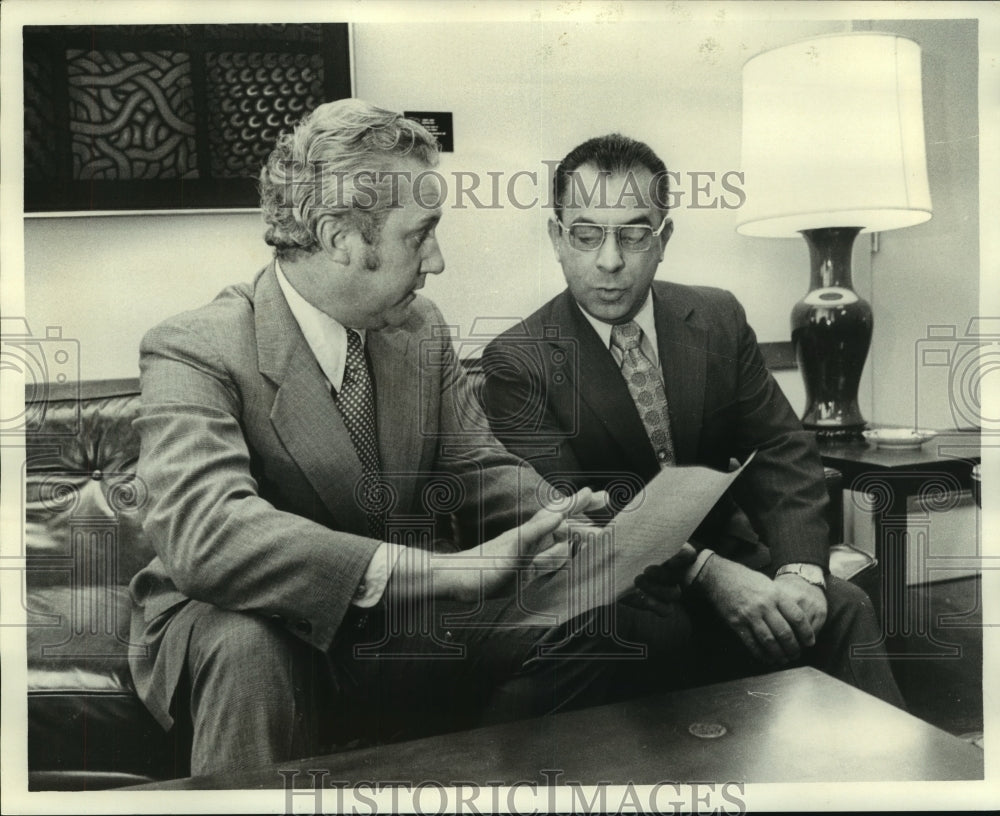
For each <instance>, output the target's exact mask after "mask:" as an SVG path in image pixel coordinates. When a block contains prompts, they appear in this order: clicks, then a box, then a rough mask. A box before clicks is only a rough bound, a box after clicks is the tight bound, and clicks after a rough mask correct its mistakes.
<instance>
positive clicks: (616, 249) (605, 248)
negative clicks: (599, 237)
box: [597, 230, 625, 273]
mask: <svg viewBox="0 0 1000 816" xmlns="http://www.w3.org/2000/svg"><path fill="white" fill-rule="evenodd" d="M623 266H625V258H624V256H623V255H622V250H621V247H620V246H618V233H617V232H614V231H610V230H609V231H608V232H607V233H606V234H605V236H604V243H603V244H601V248H600V249H599V250H597V268H598V269H600V270H601V271H602V272H612V273H613V272H618V271H619V270H620V269H621V268H622V267H623Z"/></svg>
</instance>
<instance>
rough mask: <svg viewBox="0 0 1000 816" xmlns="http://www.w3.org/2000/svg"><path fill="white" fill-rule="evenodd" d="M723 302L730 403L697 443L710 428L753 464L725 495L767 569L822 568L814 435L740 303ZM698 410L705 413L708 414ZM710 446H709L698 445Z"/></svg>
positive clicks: (710, 418)
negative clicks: (730, 349)
mask: <svg viewBox="0 0 1000 816" xmlns="http://www.w3.org/2000/svg"><path fill="white" fill-rule="evenodd" d="M726 295H727V298H726V300H727V305H728V311H729V319H728V320H727V321H726V322H725V323H724V324H723V325H728V326H732V327H733V329H734V331H735V335H734V336H735V341H736V345H735V349H736V351H735V356H736V359H735V361H734V362H735V365H736V368H737V383H736V392H735V394H736V399H735V402H734V403H732V404H730V405H723V406H720V407H719V408H718V410H717V411H715V412H714V414H707V417H706V427H705V429H704V430H703V434H704V435H705V436H709V437H710V436H711V435H712V434H713V429H720V435H724V436H728V435H729V434H726V432H725V431H724V430H722V429H721V427H720V426H721V425H726V426H728V429H729V430H731V433H732V436H731V437H730V438H731V439H732V440H733V441H734V442H735V445H734V448H733V450H732V453H731V455H732V456H734V457H735V458H737V459H739V460H740V461H743V460H745V459H746V457H747V456H749V455H750V453H751V452H753V451H755V450H756V451H757V454H756V456H755V457H754V460H753V462H752V463H751V464H750V466H749V467H748V468H747V470H746V471H744V473H743V474H742V475H741V476H740V478H739V479H737V481H736V482H735V483H734V485H733V489H732V490H733V496H734V498H735V499H736V501H737V503H738V504H739V505H740V507H741V508H742V509H743V510H744V512H745V513H746V514H747V516H748V517H749V519H750V522H751V524H752V525H753V527H754V529H755V530H756V531H757V533H758V535H760V537H761V538H762V539H763V541H764V543H765V544H766V545H767V546H768V548H769V549H770V551H771V568H772V569H777V568H778V567H780V566H782V565H783V564H788V563H792V562H804V563H813V564H818V565H820V566H822V567H823V568H824V569H825V568H826V566H827V564H828V561H829V548H828V543H827V537H828V530H827V525H826V521H825V519H824V516H823V512H824V508H825V506H826V503H827V501H828V497H827V493H826V485H825V481H824V476H823V465H822V461H821V460H820V456H819V451H818V449H817V446H816V440H815V436H814V434H812V433H810V432H809V431H806V430H804V429H803V428H802V424H801V423H800V422H799V420H798V418H797V416H796V415H795V413H794V411H793V410H792V407H791V406H790V405H789V403H788V400H787V399H786V398H785V396H784V394H783V393H782V391H781V389H780V388H779V387H778V384H777V382H775V380H774V377H773V376H772V375H771V373H770V372H769V371H768V369H767V366H766V364H765V363H764V359H763V357H762V355H761V353H760V348H759V347H758V345H757V338H756V336H755V334H754V332H753V329H751V328H750V326H749V325H748V323H747V320H746V314H745V312H744V310H743V307H742V306H741V305H740V303H739V302H738V301H737V300H736V298H735V297H733V296H732V295H731V294H729V293H726ZM710 410H711V408H710V406H706V411H710ZM705 444H707V445H711V444H712V441H711V439H707V440H705Z"/></svg>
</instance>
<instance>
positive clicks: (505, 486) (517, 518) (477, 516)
mask: <svg viewBox="0 0 1000 816" xmlns="http://www.w3.org/2000/svg"><path fill="white" fill-rule="evenodd" d="M429 305H430V306H431V309H432V321H437V323H436V325H445V323H444V318H443V316H442V315H441V313H440V312H439V311H438V310H437V307H436V306H433V305H432V304H429ZM431 342H440V343H441V345H440V347H439V350H438V351H436V352H435V354H434V355H433V357H434V358H435V359H437V360H439V361H441V363H442V364H441V365H440V383H439V384H434V388H435V390H437V389H439V390H440V403H439V405H437V406H436V408H437V410H435V411H433V412H432V414H433V416H434V418H435V420H436V424H435V425H434V427H433V428H431V429H424V430H425V431H426V430H430V431H431V432H432V433H433V434H434V435H435V436H436V437H437V438H438V440H439V441H438V445H437V454H436V456H437V458H436V464H435V468H434V469H435V470H444V471H448V472H451V473H452V474H454V475H456V476H458V477H459V478H460V479H461V481H462V492H463V497H464V500H463V501H462V502H461V503H460V505H459V507H458V508H457V510H456V513H455V517H456V521H457V523H458V527H459V543H460V545H461V546H462V547H463V548H466V547H468V546H472V545H475V544H478V543H480V542H482V541H488V540H490V539H491V538H494V537H496V536H498V535H500V534H501V533H503V532H506V531H507V530H509V529H511V528H512V527H514V526H516V525H518V524H521V523H523V522H525V521H527V520H528V519H529V518H530V517H531V516H532V515H533V514H534V513H535V512H536V511H537V510H538V509H539V508H541V507H542V506H543V505H544V504H546V503H547V501H549V500H551V499H557V498H558V495H557V494H556V492H555V491H554V489H553V488H552V487H551V486H550V485H548V484H547V483H546V482H544V481H543V480H542V479H541V478H539V475H538V473H537V472H536V470H535V469H534V468H533V467H532V466H531V464H530V463H528V462H525V461H524V457H523V455H522V454H521V451H519V450H518V449H516V448H511V449H508V448H506V447H505V446H504V445H502V444H501V443H500V442H499V441H498V440H497V437H496V436H495V435H494V433H493V431H492V430H491V428H490V423H489V421H488V420H487V418H486V416H485V414H484V411H483V407H482V403H481V401H480V398H479V395H477V394H476V392H475V388H474V386H473V383H472V381H471V380H470V378H469V376H468V375H467V374H466V373H465V369H464V367H463V366H462V364H461V363H460V362H459V359H458V355H457V354H456V353H455V350H454V347H453V346H452V343H451V339H450V338H449V337H441V338H440V339H439V340H432V341H431ZM425 374H426V373H425Z"/></svg>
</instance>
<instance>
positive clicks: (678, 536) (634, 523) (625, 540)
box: [522, 455, 753, 623]
mask: <svg viewBox="0 0 1000 816" xmlns="http://www.w3.org/2000/svg"><path fill="white" fill-rule="evenodd" d="M752 459H753V456H752V455H751V456H750V457H749V458H748V459H747V461H746V462H745V463H744V464H743V466H742V467H741V468H739V469H738V470H735V471H732V472H731V473H721V472H719V471H716V470H711V469H709V468H705V467H670V468H664V469H663V470H661V471H660V473H659V474H658V475H657V476H656V478H654V479H653V480H652V481H651V482H649V484H647V485H646V487H645V489H644V490H643V491H641V492H639V493H638V494H637V495H636V496H635V498H633V500H632V501H631V502H629V504H628V505H627V506H626V507H625V508H623V509H622V511H621V512H620V513H619V514H618V515H617V516H616V517H615V518H614V519H613V520H612V521H611V523H609V524H608V525H607V526H606V527H603V528H597V527H593V526H588V525H580V526H574V525H573V524H571V525H570V535H571V536H572V535H574V534H579V536H580V539H581V541H580V544H579V547H578V548H577V549H576V551H575V554H573V556H572V557H571V558H569V559H568V560H566V561H565V563H561V564H560V563H558V562H554V563H552V564H550V565H549V570H547V571H548V572H551V571H552V570H553V569H555V570H558V574H557V575H552V576H550V578H549V580H547V581H546V582H545V583H544V586H537V587H535V586H532V585H531V584H529V585H528V586H527V587H524V590H525V591H524V593H523V595H522V600H523V602H524V607H525V616H526V618H527V622H529V623H530V622H535V623H541V622H542V618H541V617H540V616H545V617H544V620H545V622H546V623H551V617H550V616H554V617H555V619H556V621H557V622H558V623H563V622H565V621H567V620H570V619H572V618H573V617H576V616H577V615H580V614H582V613H584V612H587V611H589V610H590V609H594V608H596V607H599V606H605V605H607V604H611V603H613V602H615V601H616V600H618V599H620V598H621V597H622V596H624V595H625V594H626V593H628V592H629V591H631V590H632V588H633V586H634V581H635V578H636V576H637V575H639V574H640V573H642V571H643V570H644V569H645V568H646V567H648V566H650V565H654V564H661V563H663V562H664V561H666V560H667V559H669V558H671V557H672V556H673V555H675V554H676V553H677V552H678V551H679V550H680V549H681V547H683V546H684V544H685V543H686V542H687V540H688V538H689V537H690V536H691V534H692V533H693V532H694V531H695V529H696V528H697V526H698V524H699V523H700V522H701V520H702V519H703V518H704V517H705V515H706V514H707V513H708V511H709V510H710V509H711V508H712V506H713V505H714V504H715V502H716V501H718V500H719V497H720V496H722V494H723V493H724V492H725V491H726V489H727V488H728V487H729V485H731V484H732V483H733V481H734V480H735V479H736V478H737V477H738V476H739V475H740V473H742V472H743V468H745V467H746V466H747V464H749V463H750V461H751V460H752ZM540 560H541V559H540Z"/></svg>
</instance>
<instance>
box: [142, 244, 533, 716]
mask: <svg viewBox="0 0 1000 816" xmlns="http://www.w3.org/2000/svg"><path fill="white" fill-rule="evenodd" d="M442 325H444V320H443V319H442V317H441V314H440V312H438V310H437V308H436V307H435V306H434V305H433V304H432V303H431V302H430V301H428V300H426V299H423V298H418V299H417V301H416V302H415V303H414V305H413V308H412V318H411V320H410V321H409V323H408V324H407V325H406V326H404V327H402V328H399V329H393V330H386V331H378V332H369V333H368V340H367V345H368V350H369V356H370V358H371V362H372V367H373V371H374V378H375V387H376V410H377V422H378V432H379V450H380V453H381V458H382V466H383V471H384V474H385V476H386V480H387V482H389V484H390V486H391V490H390V492H389V494H388V495H389V500H390V505H391V506H390V507H389V513H388V518H389V524H390V525H391V524H393V523H394V520H395V521H396V522H398V523H399V524H401V525H402V526H404V527H405V528H407V529H409V530H411V531H412V530H414V529H415V530H417V531H418V532H420V533H422V534H424V542H425V543H427V542H430V541H431V540H433V537H434V530H435V529H436V528H435V527H434V525H435V517H436V516H442V515H447V516H451V515H452V514H454V515H455V516H456V517H457V518H458V519H459V521H460V526H461V528H462V530H463V531H464V533H465V535H466V536H467V538H465V539H464V542H465V544H466V545H468V544H469V543H477V542H478V541H479V540H486V539H488V538H491V537H493V536H494V535H496V534H498V533H499V532H501V531H503V530H506V529H509V528H510V527H512V526H514V525H515V524H516V523H518V522H519V521H521V520H523V519H524V518H526V517H528V516H530V514H532V513H533V512H534V511H535V510H536V509H537V508H538V506H539V504H538V499H537V498H536V497H537V495H538V492H537V491H536V487H537V486H538V484H539V477H538V476H537V474H536V473H535V472H534V471H533V470H531V469H530V468H528V467H527V466H525V465H524V464H523V462H521V461H520V460H519V459H517V458H516V457H514V456H512V455H511V454H510V453H508V452H507V451H506V450H504V448H503V447H502V446H501V445H500V444H499V443H497V442H496V440H495V439H494V438H493V437H492V435H490V434H489V433H488V431H487V432H486V433H483V431H482V429H483V428H488V424H487V423H486V422H485V421H484V420H483V419H482V417H481V416H479V417H476V416H472V415H470V413H469V412H470V411H474V409H475V406H477V405H478V403H477V402H476V400H475V399H472V398H471V395H470V394H469V385H468V382H467V380H466V377H465V374H464V373H463V370H462V368H461V366H460V365H459V364H458V361H457V359H456V357H455V354H454V352H453V349H452V346H451V340H450V338H448V337H447V336H442V333H441V332H440V331H435V328H436V327H437V326H442ZM140 367H141V374H142V400H141V410H140V414H139V417H138V418H137V419H136V422H135V425H136V428H137V430H138V432H139V434H140V437H141V453H140V459H139V465H138V476H139V479H140V480H141V482H140V483H141V484H143V486H144V487H145V489H146V491H147V499H146V502H145V506H144V508H143V511H144V516H143V534H144V535H145V536H146V537H147V539H148V541H149V543H150V544H151V545H152V547H153V548H154V550H155V552H156V553H157V557H156V558H154V559H153V561H152V562H151V563H150V564H149V565H148V566H147V567H146V568H144V569H143V570H142V571H141V572H140V573H139V574H138V575H136V576H135V578H134V579H133V581H132V584H131V591H132V597H133V601H134V606H135V618H136V620H137V621H139V624H138V630H139V632H140V633H141V632H143V631H147V629H144V628H143V627H145V626H148V625H149V624H150V623H151V622H153V621H157V623H156V627H155V628H156V629H157V631H161V630H162V629H163V626H162V624H163V620H162V619H160V620H158V618H159V616H163V615H171V614H174V613H175V612H176V611H177V610H178V609H180V608H181V607H182V606H183V605H184V604H185V603H186V602H187V600H188V599H191V598H194V599H198V600H202V601H206V602H208V603H210V604H213V605H215V606H217V607H221V608H223V609H230V610H240V611H246V612H252V613H256V614H260V615H264V616H267V617H269V618H271V619H273V620H276V621H278V622H281V623H284V624H285V625H286V626H287V627H288V629H289V631H291V632H292V633H293V634H295V635H296V636H298V637H300V638H302V639H304V640H305V641H307V642H308V643H310V644H311V645H313V646H315V647H316V648H318V649H326V648H328V647H329V646H330V644H331V642H332V641H333V638H334V635H335V633H336V632H337V629H338V627H339V626H340V624H341V621H342V620H343V618H344V615H345V613H346V612H347V611H348V608H349V606H350V603H351V600H352V598H353V597H354V593H355V591H356V589H357V587H358V584H359V582H360V581H361V579H362V577H363V576H364V574H365V570H366V568H367V566H368V564H369V561H370V560H371V558H372V555H373V553H374V552H375V551H376V549H377V547H378V545H379V542H377V541H375V540H373V539H370V538H368V537H367V535H366V532H365V530H366V522H365V514H364V512H363V511H362V510H361V508H360V507H359V505H358V502H357V501H356V500H355V496H354V486H355V485H356V484H357V483H358V480H359V478H360V477H361V472H362V471H361V464H360V462H359V460H358V458H357V456H356V454H355V452H354V448H353V446H352V443H351V440H350V436H349V434H348V431H347V429H346V427H345V425H344V423H343V420H342V418H341V415H340V413H339V411H338V409H337V407H336V405H335V403H334V402H333V399H332V398H331V395H330V392H329V390H328V386H327V384H326V380H325V378H324V376H323V373H322V371H321V370H320V367H319V364H318V363H317V362H316V359H315V358H314V356H313V354H312V352H311V351H310V349H309V347H308V345H307V344H306V341H305V339H304V337H303V336H302V334H301V332H300V330H299V327H298V324H297V323H296V321H295V319H294V317H293V316H292V313H291V311H290V310H289V308H288V305H287V303H286V301H285V299H284V296H283V295H282V293H281V290H280V288H279V286H278V281H277V277H276V275H275V272H274V267H273V264H272V265H270V266H268V267H267V268H266V269H264V270H263V271H262V272H261V273H260V274H259V275H258V276H257V278H256V280H255V281H254V282H253V284H252V285H239V286H234V287H230V288H228V289H226V290H225V291H223V292H222V293H221V294H220V295H219V296H218V297H217V298H216V299H215V300H214V301H212V302H211V303H210V304H208V305H206V306H204V307H202V308H200V309H197V310H195V311H192V312H187V313H185V314H182V315H179V316H177V317H174V318H171V319H170V320H168V321H166V322H165V323H163V324H161V325H159V326H157V327H156V328H154V329H153V330H151V331H150V332H149V333H148V334H147V335H146V337H145V338H144V339H143V342H142V346H141V359H140ZM136 629H137V627H136V626H135V625H134V626H133V633H134V634H135V633H136ZM153 657H154V658H155V655H154V656H153ZM142 662H143V664H144V666H145V667H146V668H148V666H149V663H148V662H146V661H142ZM136 665H137V664H135V662H134V666H136ZM138 670H139V674H142V675H144V676H145V677H147V678H148V676H149V672H148V671H145V669H144V668H143V666H138ZM178 671H179V668H176V667H174V668H171V670H170V672H169V674H170V675H171V679H168V680H167V681H166V685H168V686H170V685H172V683H173V682H175V681H176V673H177V672H178ZM147 692H148V689H147ZM170 694H172V688H166V689H163V688H161V689H159V694H158V695H157V696H159V697H160V698H161V701H162V702H163V704H164V705H168V704H169V696H170ZM144 698H146V695H144ZM154 713H155V712H154ZM160 713H161V714H162V712H160Z"/></svg>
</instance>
